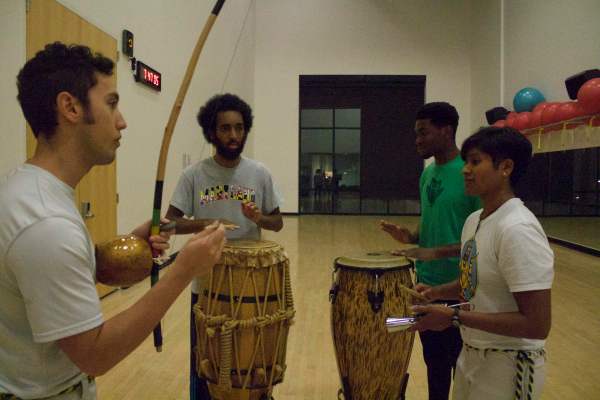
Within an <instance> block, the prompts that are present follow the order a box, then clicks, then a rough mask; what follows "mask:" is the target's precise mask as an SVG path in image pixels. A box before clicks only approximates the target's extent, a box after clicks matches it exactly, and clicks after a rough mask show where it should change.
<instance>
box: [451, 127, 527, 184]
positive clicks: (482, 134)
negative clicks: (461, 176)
mask: <svg viewBox="0 0 600 400" xmlns="http://www.w3.org/2000/svg"><path fill="white" fill-rule="evenodd" d="M472 149H478V150H480V151H481V152H483V153H485V154H488V155H489V156H490V157H491V158H492V161H493V162H494V166H496V167H497V166H498V164H499V163H500V161H502V160H507V159H511V160H512V161H513V163H514V167H513V171H512V173H511V175H510V183H511V186H512V187H513V188H514V187H515V185H516V184H517V182H519V179H521V177H522V176H523V175H524V174H525V171H527V166H528V165H529V162H530V161H531V157H532V146H531V142H530V141H529V140H528V139H527V138H526V137H525V136H523V134H521V133H520V132H519V131H517V130H516V129H513V128H510V127H506V128H496V127H493V126H489V127H485V128H481V129H479V130H478V131H477V132H475V133H474V134H472V135H471V136H469V137H468V138H467V140H465V141H464V143H463V145H462V148H461V150H460V155H461V157H462V159H463V160H465V161H466V159H467V154H469V151H471V150H472Z"/></svg>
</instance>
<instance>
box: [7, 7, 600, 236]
mask: <svg viewBox="0 0 600 400" xmlns="http://www.w3.org/2000/svg"><path fill="white" fill-rule="evenodd" d="M60 1H61V3H63V4H65V5H66V6H67V7H69V8H71V9H73V10H74V11H75V12H77V13H78V14H80V15H81V16H82V17H83V18H86V19H88V20H89V21H90V22H92V23H94V24H95V25H97V26H98V27H100V28H101V29H103V30H105V31H106V32H107V33H109V34H110V35H112V36H114V37H116V38H118V39H119V44H120V36H121V31H122V29H125V28H126V29H129V30H131V31H132V32H134V34H135V46H136V49H135V55H136V57H138V58H139V59H140V60H142V61H144V62H146V63H148V64H149V65H151V66H153V67H155V68H156V69H158V70H159V71H161V72H162V73H163V77H164V81H163V84H164V86H163V91H162V92H161V93H160V94H158V93H154V92H152V91H150V90H149V89H147V88H145V87H142V86H140V85H139V84H136V83H135V82H134V81H133V78H131V76H130V70H129V63H128V62H127V60H125V59H124V58H123V57H122V58H121V60H120V61H119V63H118V76H119V84H118V86H119V91H120V93H121V96H122V98H123V101H122V105H121V108H122V111H123V112H124V115H125V117H126V119H127V122H128V124H129V128H128V129H127V130H126V132H125V137H124V141H123V144H122V146H121V148H120V150H119V155H118V191H119V193H120V198H121V203H120V204H119V230H120V231H124V230H126V229H129V228H130V227H131V226H132V225H133V224H135V223H137V222H138V221H141V220H144V219H146V218H148V217H149V215H150V210H151V208H152V193H153V190H154V189H153V188H154V179H155V172H156V163H157V157H158V152H159V149H160V141H161V138H162V134H163V130H164V126H165V124H166V121H167V118H168V115H169V112H170V109H171V106H172V104H173V100H174V98H175V96H176V93H177V90H178V88H179V83H180V81H181V78H182V76H183V73H184V70H185V67H186V65H187V60H188V57H189V54H190V52H191V49H192V47H193V46H194V43H195V41H196V38H197V36H198V33H199V31H200V29H201V28H202V26H203V25H204V22H205V20H206V18H207V16H208V13H209V12H210V10H211V9H212V5H213V2H212V1H208V0H207V1H201V2H198V1H192V0H179V1H171V2H164V1H160V0H148V1H143V0H135V1H127V2H123V1H118V0H106V1H103V2H98V1H93V0H60ZM502 8H503V9H504V15H503V16H502V15H501V10H502ZM598 15H600V1H598V0H576V1H570V2H565V1H561V0H529V1H518V0H453V1H439V0H424V1H419V2H414V1H408V0H402V1H400V0H395V1H390V0H327V1H322V0H302V1H297V0H260V1H254V0H235V1H232V0H230V1H228V2H226V4H225V7H224V8H223V10H222V12H221V15H220V16H219V18H218V20H217V23H216V25H215V27H214V28H213V32H212V33H211V36H210V37H209V40H208V42H207V45H206V47H205V49H204V52H203V54H202V55H201V57H200V62H199V65H198V68H197V71H196V75H195V77H194V80H193V82H192V86H191V88H190V91H189V93H188V96H187V98H186V101H185V104H184V107H183V110H182V113H181V115H180V118H179V121H178V124H177V128H176V131H175V134H174V137H173V142H172V144H171V149H170V152H169V163H168V168H167V176H166V179H165V180H166V187H165V194H164V197H163V198H164V202H165V206H166V202H167V201H168V199H169V198H170V194H171V192H172V189H173V187H174V185H175V183H176V181H177V178H178V176H179V174H180V172H181V169H182V160H183V154H184V153H188V154H190V155H191V159H192V161H196V160H198V159H200V158H201V157H204V156H206V155H208V154H209V152H210V147H209V146H208V145H205V144H204V140H203V138H202V136H201V132H200V129H199V127H198V126H197V124H196V122H195V113H196V111H197V108H198V106H199V105H200V104H202V103H204V102H205V101H206V100H207V98H208V97H210V96H211V95H212V94H214V93H216V92H220V91H222V88H223V90H224V91H232V92H235V93H238V94H239V95H241V96H242V97H243V98H245V99H246V100H247V101H248V102H249V103H250V104H252V105H253V106H254V112H255V117H256V119H255V128H254V129H253V131H252V133H251V135H250V138H249V140H248V145H247V146H248V147H247V150H246V155H248V156H250V157H254V158H256V159H258V160H260V161H262V162H264V163H265V164H266V165H267V166H268V167H269V168H270V169H271V171H272V172H273V175H274V178H275V181H276V183H277V184H278V186H279V188H280V189H281V190H282V192H283V195H284V198H285V203H284V205H283V207H282V210H283V211H284V212H296V211H297V210H298V204H297V200H298V199H297V196H298V194H297V193H298V192H297V190H298V76H299V75H302V74H394V75H396V74H425V75H427V88H426V101H435V100H447V101H450V102H451V103H453V104H454V105H455V106H456V107H457V109H458V111H459V113H460V115H461V124H460V127H459V132H458V136H457V142H458V143H459V144H460V143H461V142H462V140H463V139H464V138H465V137H466V136H468V135H469V134H470V133H472V131H473V130H474V129H476V128H477V127H479V126H481V125H483V124H485V117H484V112H485V110H487V109H489V108H491V107H494V106H497V105H501V104H502V101H501V99H502V98H503V97H504V105H505V106H506V107H508V108H512V98H513V95H514V93H515V92H516V91H517V90H518V89H520V88H522V87H524V86H535V87H538V88H539V89H541V90H542V91H543V92H544V94H545V95H546V97H547V98H548V99H549V100H561V99H563V100H564V99H566V97H567V94H566V90H565V89H564V79H565V78H566V77H567V76H569V75H572V74H574V73H577V72H579V71H581V70H584V69H588V68H596V67H598V64H599V63H598V57H599V54H600V41H598V40H597V38H598V37H600V24H598V23H597V16H598ZM502 17H503V18H502ZM502 20H504V21H505V24H504V27H503V28H504V29H503V30H504V32H505V33H504V37H503V38H502V36H501V32H502V29H501V28H502V26H501V21H502ZM0 32H2V33H3V35H2V38H1V39H0V50H1V51H2V53H1V54H2V55H3V62H2V63H1V64H0V68H1V70H0V71H1V72H2V73H3V76H5V77H11V79H4V80H3V81H2V83H1V85H2V90H1V91H0V101H1V104H2V106H1V107H0V117H2V121H3V125H4V129H3V130H2V133H0V135H1V136H0V138H1V140H2V146H1V147H0V172H4V171H5V170H7V169H8V168H10V167H12V166H14V165H16V164H18V163H19V162H21V161H22V160H23V159H24V157H25V139H24V131H25V124H24V121H23V118H22V116H21V112H20V110H19V109H18V106H17V103H16V101H15V96H16V88H15V86H14V79H13V78H12V77H14V76H16V73H17V72H18V69H19V68H20V66H21V65H22V63H23V61H24V59H25V12H24V1H21V0H2V1H0ZM240 32H241V36H240ZM502 40H504V48H503V49H502V48H501V47H500V46H501V44H502V43H503V42H502ZM502 50H503V53H504V62H502V59H501V57H500V55H501V53H502ZM233 54H235V56H234V57H233V59H232V55H233ZM5 60H6V61H5ZM503 71H504V73H502V72H503ZM21 132H23V133H21Z"/></svg>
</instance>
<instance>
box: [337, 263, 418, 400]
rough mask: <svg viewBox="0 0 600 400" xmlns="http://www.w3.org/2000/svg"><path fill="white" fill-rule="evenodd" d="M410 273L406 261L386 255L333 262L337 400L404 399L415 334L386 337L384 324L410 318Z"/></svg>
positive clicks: (411, 285) (411, 284)
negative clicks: (339, 385)
mask: <svg viewBox="0 0 600 400" xmlns="http://www.w3.org/2000/svg"><path fill="white" fill-rule="evenodd" d="M411 268H412V263H411V262H410V261H409V260H408V259H406V258H405V257H401V256H394V255H391V254H390V253H389V252H373V253H365V254H358V255H352V256H347V257H339V258H337V259H336V260H335V263H334V273H333V286H332V289H331V292H330V299H331V328H332V334H333V342H334V346H335V353H336V358H337V365H338V370H339V373H340V378H341V384H342V389H340V391H339V393H338V398H342V394H343V398H344V399H345V400H374V399H377V400H397V399H403V398H404V397H403V396H404V391H405V389H406V384H407V380H408V375H407V374H406V371H407V369H408V362H409V360H410V354H411V352H412V346H413V339H414V333H412V332H406V331H404V332H394V333H389V332H388V331H387V329H386V326H385V320H386V317H389V316H404V315H410V314H411V312H410V306H411V305H412V304H413V299H412V295H411V294H410V288H412V287H413V283H412V277H411V273H410V270H411ZM407 288H408V289H407ZM413 293H414V292H413Z"/></svg>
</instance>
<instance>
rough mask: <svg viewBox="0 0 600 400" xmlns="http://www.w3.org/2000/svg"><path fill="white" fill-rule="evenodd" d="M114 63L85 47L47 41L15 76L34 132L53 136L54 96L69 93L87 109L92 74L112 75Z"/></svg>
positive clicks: (54, 124)
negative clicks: (48, 42)
mask: <svg viewBox="0 0 600 400" xmlns="http://www.w3.org/2000/svg"><path fill="white" fill-rule="evenodd" d="M113 68H114V63H113V61H112V60H111V59H110V58H107V57H104V56H102V55H101V54H99V53H92V50H91V49H90V48H89V47H87V46H81V45H75V44H72V45H69V46H67V45H65V44H63V43H61V42H54V43H51V44H47V45H46V47H44V49H43V50H40V51H39V52H38V53H37V54H36V55H35V56H34V57H33V58H32V59H31V60H29V61H27V63H25V65H24V66H23V68H22V69H21V71H19V75H18V76H17V88H18V93H19V94H18V95H17V99H18V100H19V103H20V104H21V109H22V110H23V114H24V115H25V119H26V120H27V122H29V125H30V126H31V130H32V131H33V134H34V135H35V136H36V137H37V136H38V135H39V134H40V133H43V134H44V135H46V136H52V135H53V134H54V131H55V129H56V126H57V125H58V118H57V116H56V96H57V95H58V94H59V93H60V92H68V93H70V94H71V95H73V96H74V97H76V98H77V99H78V100H79V101H80V102H81V104H82V105H83V107H84V108H85V109H86V110H87V107H88V105H89V97H88V91H89V90H90V89H91V88H92V87H94V86H95V85H96V83H98V80H97V79H96V76H95V74H96V73H97V72H99V73H102V74H104V75H112V72H113Z"/></svg>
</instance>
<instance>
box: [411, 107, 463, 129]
mask: <svg viewBox="0 0 600 400" xmlns="http://www.w3.org/2000/svg"><path fill="white" fill-rule="evenodd" d="M415 119H428V120H430V121H431V123H432V124H433V125H435V126H436V127H438V128H442V127H444V126H448V125H449V126H451V127H452V130H453V134H454V137H456V129H457V128H458V119H459V116H458V112H457V111H456V108H454V106H453V105H452V104H450V103H446V102H445V101H436V102H432V103H427V104H425V105H424V106H423V107H421V108H420V109H419V111H417V116H416V118H415Z"/></svg>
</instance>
